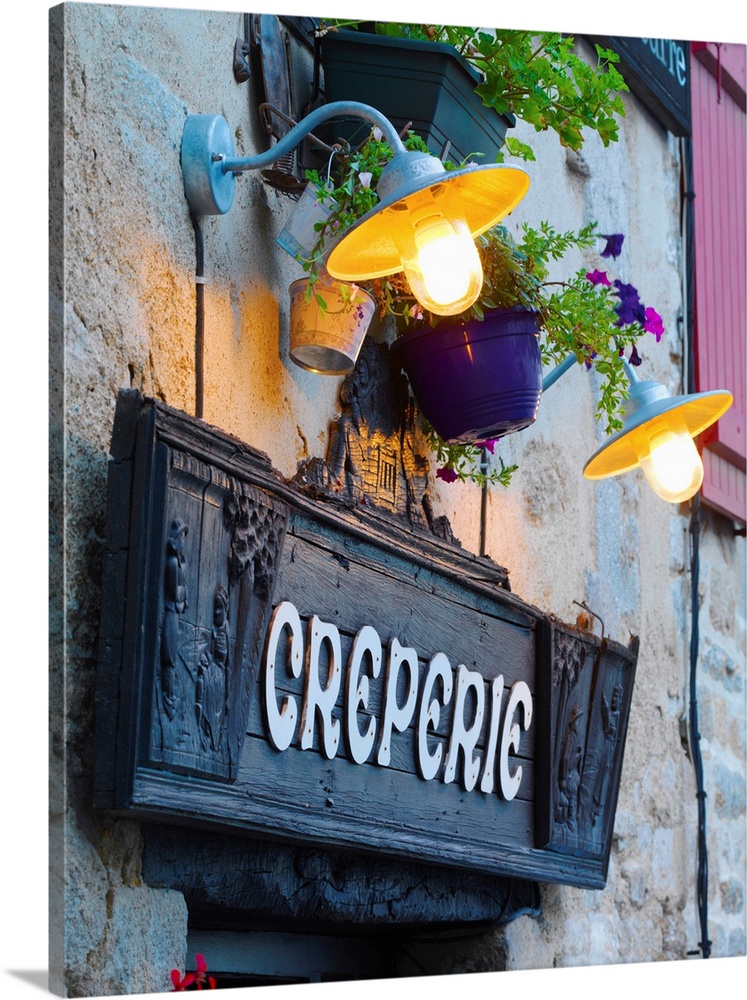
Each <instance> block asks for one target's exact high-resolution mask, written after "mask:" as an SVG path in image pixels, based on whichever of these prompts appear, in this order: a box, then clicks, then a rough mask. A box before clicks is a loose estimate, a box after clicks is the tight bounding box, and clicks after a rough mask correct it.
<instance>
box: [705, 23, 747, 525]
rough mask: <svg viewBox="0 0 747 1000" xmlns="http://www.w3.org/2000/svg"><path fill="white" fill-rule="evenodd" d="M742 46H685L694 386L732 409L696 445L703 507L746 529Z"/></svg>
mask: <svg viewBox="0 0 747 1000" xmlns="http://www.w3.org/2000/svg"><path fill="white" fill-rule="evenodd" d="M745 52H746V49H745V46H744V45H719V46H716V45H714V44H708V45H705V44H704V43H701V42H693V43H692V56H693V58H692V59H691V70H692V78H691V94H692V148H693V188H694V192H695V201H694V216H695V358H694V364H695V381H696V388H697V389H698V390H699V391H705V390H708V389H728V390H729V391H730V392H731V393H733V395H734V404H733V406H732V407H731V409H730V410H729V412H728V413H726V414H725V415H724V416H723V417H722V418H721V420H720V421H719V422H718V424H716V426H715V427H714V428H713V429H712V430H711V431H710V432H706V434H704V435H703V437H702V438H701V443H702V444H703V445H704V449H703V464H704V466H705V480H704V482H703V489H702V496H703V500H704V501H705V502H706V503H708V504H709V505H710V506H712V507H714V508H716V509H717V510H719V511H721V512H722V513H724V514H727V515H729V516H730V517H733V518H734V519H735V520H738V521H740V522H742V523H744V522H745V509H746V507H747V499H746V492H745V413H746V412H747V407H746V406H745V379H746V373H747V364H746V363H745V347H746V345H747V305H746V303H745V283H746V276H747V256H746V254H745V246H746V238H745V223H746V221H747V206H746V200H747V145H746V144H747V129H746V128H745V122H746V121H747V116H746V115H745Z"/></svg>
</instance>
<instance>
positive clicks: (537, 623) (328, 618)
mask: <svg viewBox="0 0 747 1000" xmlns="http://www.w3.org/2000/svg"><path fill="white" fill-rule="evenodd" d="M111 455H112V458H111V463H110V475H109V498H108V535H109V537H108V546H107V555H106V560H105V572H104V590H103V595H102V607H103V611H102V625H101V641H100V648H101V661H100V667H99V689H98V714H97V718H98V737H97V738H98V753H97V757H98V761H99V770H98V775H97V802H98V805H99V806H100V807H102V808H106V809H111V810H115V811H117V812H120V813H123V814H126V815H131V816H134V817H139V818H142V819H150V820H159V821H167V822H168V821H174V822H178V823H180V824H184V823H187V824H190V823H192V824H194V825H196V826H201V827H205V826H206V825H207V826H209V827H212V828H214V829H224V830H227V831H231V832H232V833H233V834H234V835H235V834H237V833H243V834H245V835H247V836H260V837H261V838H263V839H264V840H265V841H267V840H275V841H284V842H287V843H290V844H310V845H316V846H320V845H321V846H324V847H325V848H338V849H345V850H350V849H354V850H358V851H364V852H368V853H369V854H376V855H383V856H386V857H399V858H404V859H417V860H420V861H427V862H433V863H437V864H439V865H446V866H450V867H453V868H460V869H472V870H474V871H481V872H490V873H494V874H499V875H511V876H514V877H523V878H531V879H538V880H544V881H557V882H563V883H567V884H571V885H579V886H597V887H601V886H602V885H604V882H605V878H606V872H607V863H608V858H609V850H610V844H611V837H612V826H613V822H614V813H615V806H616V800H617V792H618V787H619V781H620V771H621V766H622V757H623V748H624V742H625V732H626V728H627V717H628V711H629V707H630V699H631V695H632V688H633V678H634V672H635V663H636V658H637V649H636V643H634V644H633V646H632V648H625V647H623V646H621V645H619V644H618V643H615V642H612V641H609V640H607V639H600V638H599V637H597V636H594V635H593V634H591V633H590V632H583V631H580V630H578V629H575V628H571V627H569V626H564V625H561V624H559V623H558V622H556V621H555V620H554V619H550V618H549V616H547V615H544V614H543V613H542V612H541V611H539V610H538V609H536V608H533V607H531V606H530V605H527V604H526V603H524V602H522V601H521V600H520V599H519V598H518V597H516V595H514V594H512V593H511V592H510V591H509V590H508V589H507V588H506V576H505V572H504V571H503V570H501V568H500V567H496V566H495V565H494V564H492V563H491V562H490V561H489V560H485V559H480V558H478V557H476V556H473V555H470V554H469V553H466V552H464V551H463V550H462V549H461V548H459V547H458V546H456V545H454V544H451V543H449V542H446V541H443V540H439V539H438V538H436V537H434V536H432V535H430V534H428V533H427V532H425V531H422V530H419V529H413V528H411V527H410V526H408V525H406V524H404V523H403V522H402V521H401V520H400V519H399V518H397V517H396V516H393V515H391V514H388V513H386V512H382V511H377V510H375V509H373V508H371V507H370V506H367V507H363V506H361V505H357V506H353V505H350V504H348V503H342V502H339V503H331V502H329V501H319V500H316V499H314V498H312V497H310V496H307V495H305V494H304V493H303V492H302V491H301V490H299V489H298V488H297V487H295V486H293V485H292V484H290V483H288V482H286V481H284V480H283V479H281V478H280V476H278V475H277V474H276V473H275V472H274V471H273V470H272V468H271V467H270V464H269V461H268V460H267V458H266V457H265V456H263V455H261V454H260V453H257V452H255V451H253V450H252V449H249V448H248V447H247V446H245V445H243V444H242V443H241V442H238V441H236V440H235V439H233V438H230V437H229V436H227V435H225V434H223V433H221V432H219V431H217V430H215V429H213V428H210V427H208V426H207V425H206V424H204V423H203V422H202V421H198V420H195V419H193V418H190V417H188V416H186V415H184V414H181V413H178V412H176V411H174V410H171V409H170V408H168V407H166V406H164V405H163V404H161V403H159V402H157V401H154V400H149V399H144V398H143V397H141V396H140V395H139V394H137V393H134V392H123V393H122V394H121V395H120V399H119V401H118V406H117V413H116V418H115V424H114V432H113V439H112V449H111Z"/></svg>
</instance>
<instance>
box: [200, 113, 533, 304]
mask: <svg viewBox="0 0 747 1000" xmlns="http://www.w3.org/2000/svg"><path fill="white" fill-rule="evenodd" d="M341 115H345V116H350V115H354V116H356V117H359V118H361V119H363V120H364V121H368V122H370V123H371V125H372V126H375V127H378V128H379V129H380V130H381V133H382V135H383V137H384V139H385V140H386V141H387V142H388V143H389V145H390V146H391V148H392V150H393V152H394V156H393V158H392V160H391V161H390V162H389V163H388V164H387V165H386V166H385V167H384V170H383V172H382V174H381V177H380V179H379V184H378V188H377V191H378V194H379V198H380V201H379V203H378V204H377V205H376V207H375V208H373V209H371V211H370V212H368V213H367V214H366V215H364V216H363V217H362V218H361V219H359V220H358V221H357V222H356V223H355V224H354V225H353V226H351V227H350V228H349V229H348V230H347V231H346V232H345V234H344V235H343V237H342V238H341V239H340V240H339V241H338V242H337V244H336V245H335V246H334V247H333V249H332V250H331V252H330V254H329V257H328V258H327V260H326V261H325V266H326V268H327V271H328V272H329V273H330V274H331V275H332V277H333V278H337V279H338V280H340V281H352V282H359V281H365V280H366V279H370V278H381V277H384V276H385V275H389V274H396V273H397V272H399V271H404V273H405V275H406V277H407V279H408V281H409V283H410V287H411V288H412V291H413V293H414V295H415V297H416V298H417V299H418V301H419V302H420V303H421V305H423V307H424V308H426V309H428V310H430V311H431V312H433V313H436V314H439V315H444V316H449V315H456V314H458V313H461V312H464V310H465V309H468V308H469V307H470V306H471V305H472V303H473V302H474V301H475V300H476V299H477V297H478V295H479V294H480V289H481V288H482V280H483V276H482V266H481V264H480V258H479V255H478V252H477V247H476V246H475V242H474V237H476V236H479V235H480V234H481V233H484V232H485V231H486V230H488V229H490V227H491V226H494V225H495V224H496V223H497V222H500V220H501V219H502V218H504V216H506V215H507V214H508V213H509V212H510V211H512V209H513V208H515V206H516V205H517V204H518V203H519V202H520V201H521V199H522V198H523V197H524V195H525V194H526V192H527V190H528V189H529V177H528V176H527V174H526V173H525V171H523V170H521V169H520V168H519V167H513V166H508V165H505V164H482V165H476V164H470V165H468V166H466V167H462V168H459V169H456V170H449V171H447V170H446V168H445V167H444V165H443V163H441V161H440V160H439V159H438V158H437V157H435V156H432V155H431V154H430V153H422V152H414V151H408V150H406V149H405V147H404V145H403V143H402V140H401V139H400V137H399V135H398V133H397V131H396V129H395V127H394V125H392V123H391V122H390V121H389V119H388V118H386V117H384V115H382V114H381V113H380V112H379V111H377V110H376V109H375V108H372V107H371V106H370V105H367V104H360V103H358V102H357V101H335V102H333V103H331V104H326V105H324V106H323V107H321V108H317V109H316V110H315V111H312V112H311V113H310V114H309V115H307V116H306V117H305V118H304V119H303V120H302V121H301V122H299V123H298V124H297V125H295V126H294V127H293V128H292V129H291V130H290V131H289V132H288V133H287V134H286V135H285V136H283V138H282V139H280V140H279V141H278V142H277V143H276V144H275V145H274V146H273V147H272V148H271V149H269V150H267V151H266V152H263V153H258V154H256V155H255V156H248V157H237V156H236V155H235V153H234V146H233V137H232V135H231V131H230V129H229V127H228V123H227V122H226V120H225V118H222V117H221V116H220V115H190V116H189V117H188V118H187V121H186V123H185V125H184V132H183V135H182V148H181V159H182V173H183V175H184V189H185V193H186V196H187V202H188V203H189V207H190V210H191V212H192V214H193V215H194V216H202V215H223V214H225V213H226V212H228V211H229V209H230V208H231V205H232V203H233V198H234V190H235V185H236V177H237V176H238V175H239V174H241V173H243V172H244V171H246V170H257V169H261V168H264V167H267V166H269V165H270V164H272V163H274V162H276V161H277V160H279V159H280V158H281V157H283V156H285V155H287V154H288V153H290V152H291V151H292V150H293V149H295V148H296V146H298V145H299V143H300V142H301V141H302V140H303V139H304V138H306V136H308V135H309V134H310V133H311V132H312V131H313V130H314V129H315V128H317V127H318V126H319V125H320V124H321V123H322V122H325V121H327V120H329V119H331V118H336V117H338V116H341Z"/></svg>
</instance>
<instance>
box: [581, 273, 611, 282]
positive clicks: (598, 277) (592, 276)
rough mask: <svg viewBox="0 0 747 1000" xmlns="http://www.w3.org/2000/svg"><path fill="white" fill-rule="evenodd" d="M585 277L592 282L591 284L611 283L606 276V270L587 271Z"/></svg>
mask: <svg viewBox="0 0 747 1000" xmlns="http://www.w3.org/2000/svg"><path fill="white" fill-rule="evenodd" d="M586 277H587V279H588V280H589V281H590V282H591V283H592V285H609V284H611V282H610V279H609V278H608V277H607V272H606V271H587V272H586Z"/></svg>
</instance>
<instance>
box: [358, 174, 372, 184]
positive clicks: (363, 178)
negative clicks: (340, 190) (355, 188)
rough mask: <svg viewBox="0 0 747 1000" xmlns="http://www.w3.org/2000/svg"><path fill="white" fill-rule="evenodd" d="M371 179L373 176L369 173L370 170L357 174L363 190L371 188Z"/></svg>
mask: <svg viewBox="0 0 747 1000" xmlns="http://www.w3.org/2000/svg"><path fill="white" fill-rule="evenodd" d="M372 177H373V174H372V173H371V171H370V170H364V171H363V173H360V174H358V180H359V181H360V182H361V184H362V186H363V187H364V188H370V187H371V178H372Z"/></svg>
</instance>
